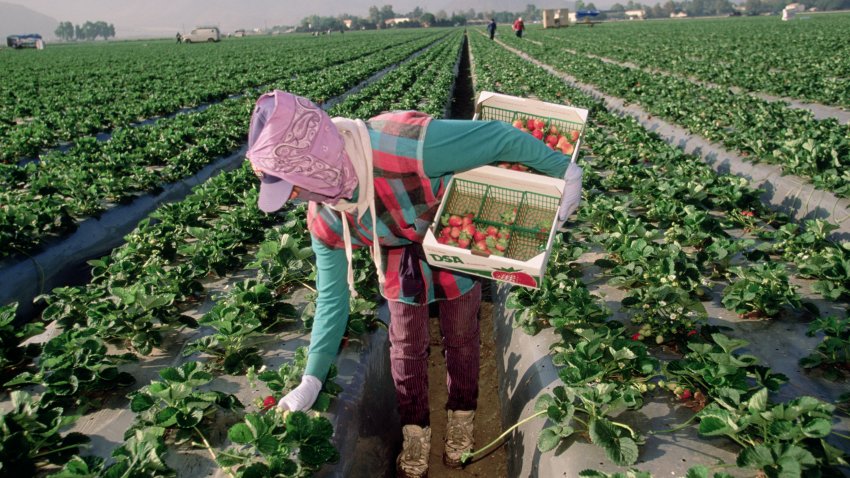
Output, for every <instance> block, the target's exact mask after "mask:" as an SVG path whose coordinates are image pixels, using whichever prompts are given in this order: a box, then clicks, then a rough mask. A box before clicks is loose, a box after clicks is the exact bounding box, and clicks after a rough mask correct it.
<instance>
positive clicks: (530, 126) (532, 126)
mask: <svg viewBox="0 0 850 478" xmlns="http://www.w3.org/2000/svg"><path fill="white" fill-rule="evenodd" d="M525 125H526V127H527V128H528V129H529V130H531V131H534V130H536V129H537V121H535V119H534V118H528V121H526V122H525Z"/></svg>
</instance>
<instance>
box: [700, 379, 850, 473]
mask: <svg viewBox="0 0 850 478" xmlns="http://www.w3.org/2000/svg"><path fill="white" fill-rule="evenodd" d="M834 410H835V407H834V406H833V405H830V404H828V403H824V402H821V401H820V400H817V399H815V398H812V397H807V396H803V397H799V398H795V399H793V400H791V401H789V402H787V403H781V404H771V403H770V402H769V400H768V393H767V389H766V388H762V389H760V390H758V391H757V392H755V393H753V394H752V395H750V396H749V398H747V399H744V398H743V397H742V396H738V395H734V394H731V395H727V396H725V397H723V399H721V400H718V401H717V402H715V403H712V404H709V405H708V406H707V407H705V408H704V409H703V410H702V411H700V412H699V414H698V415H697V417H698V418H699V421H700V423H699V433H700V435H703V436H709V437H714V436H726V437H728V438H730V439H732V440H733V441H735V442H736V443H738V444H739V445H741V447H742V450H741V451H740V453H738V457H737V460H736V464H737V465H738V466H740V467H743V468H750V469H755V470H761V471H762V472H763V473H764V474H766V475H767V476H775V477H781V476H839V475H836V473H840V472H839V471H837V467H839V466H847V464H848V462H847V458H846V457H845V456H844V454H843V453H842V452H841V450H839V449H837V448H835V447H834V446H832V445H830V444H829V443H827V441H826V438H827V437H828V436H829V435H830V434H831V433H832V419H833V411H834Z"/></svg>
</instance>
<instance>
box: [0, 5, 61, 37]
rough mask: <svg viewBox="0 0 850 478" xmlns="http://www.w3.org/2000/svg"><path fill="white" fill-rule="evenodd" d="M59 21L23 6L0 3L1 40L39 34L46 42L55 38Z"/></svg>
mask: <svg viewBox="0 0 850 478" xmlns="http://www.w3.org/2000/svg"><path fill="white" fill-rule="evenodd" d="M58 25H59V21H58V20H56V19H55V18H53V17H49V16H47V15H44V14H42V13H38V12H36V11H33V10H30V9H29V8H27V7H24V6H22V5H14V4H11V3H6V2H0V39H1V40H2V42H3V45H5V44H6V36H8V35H14V34H21V33H39V34H41V36H42V37H44V39H45V40H48V39H51V38H53V37H54V36H55V35H54V34H53V31H54V30H56V27H57V26H58Z"/></svg>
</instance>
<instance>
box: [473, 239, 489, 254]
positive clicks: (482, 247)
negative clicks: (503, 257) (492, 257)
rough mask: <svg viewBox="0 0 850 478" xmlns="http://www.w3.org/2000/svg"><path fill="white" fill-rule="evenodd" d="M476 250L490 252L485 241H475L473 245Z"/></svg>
mask: <svg viewBox="0 0 850 478" xmlns="http://www.w3.org/2000/svg"><path fill="white" fill-rule="evenodd" d="M473 247H474V248H475V250H476V251H481V252H486V253H488V254H489V253H490V249H488V248H487V242H486V241H475V245H474V246H473Z"/></svg>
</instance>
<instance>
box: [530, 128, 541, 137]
mask: <svg viewBox="0 0 850 478" xmlns="http://www.w3.org/2000/svg"><path fill="white" fill-rule="evenodd" d="M531 136H534V137H535V138H537V139H540V140H542V139H543V131H540V130H539V129H536V130H534V131H532V132H531Z"/></svg>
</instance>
